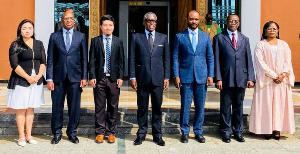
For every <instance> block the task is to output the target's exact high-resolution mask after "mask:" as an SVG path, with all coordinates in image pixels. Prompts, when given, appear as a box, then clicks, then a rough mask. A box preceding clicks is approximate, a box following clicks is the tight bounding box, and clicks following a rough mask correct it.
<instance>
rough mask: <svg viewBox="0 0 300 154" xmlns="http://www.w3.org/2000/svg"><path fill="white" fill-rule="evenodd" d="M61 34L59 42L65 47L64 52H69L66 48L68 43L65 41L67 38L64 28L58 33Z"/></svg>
mask: <svg viewBox="0 0 300 154" xmlns="http://www.w3.org/2000/svg"><path fill="white" fill-rule="evenodd" d="M58 35H59V37H58V38H59V39H60V40H59V43H60V44H61V46H62V47H63V48H64V52H65V53H67V49H66V43H65V40H64V35H63V30H62V29H61V30H60V33H58Z"/></svg>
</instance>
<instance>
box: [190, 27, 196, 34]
mask: <svg viewBox="0 0 300 154" xmlns="http://www.w3.org/2000/svg"><path fill="white" fill-rule="evenodd" d="M188 31H189V34H192V32H195V34H198V28H196V29H195V30H194V31H193V30H191V29H190V28H188Z"/></svg>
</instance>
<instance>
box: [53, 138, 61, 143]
mask: <svg viewBox="0 0 300 154" xmlns="http://www.w3.org/2000/svg"><path fill="white" fill-rule="evenodd" d="M60 140H61V136H54V137H53V139H52V140H51V144H57V143H59V141H60Z"/></svg>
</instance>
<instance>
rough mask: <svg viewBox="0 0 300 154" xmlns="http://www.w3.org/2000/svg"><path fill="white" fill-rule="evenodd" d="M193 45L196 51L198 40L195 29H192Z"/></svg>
mask: <svg viewBox="0 0 300 154" xmlns="http://www.w3.org/2000/svg"><path fill="white" fill-rule="evenodd" d="M192 35H193V36H192V46H193V50H194V52H195V51H196V46H197V42H196V33H195V32H194V31H192Z"/></svg>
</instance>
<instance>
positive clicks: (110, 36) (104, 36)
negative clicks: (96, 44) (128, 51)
mask: <svg viewBox="0 0 300 154" xmlns="http://www.w3.org/2000/svg"><path fill="white" fill-rule="evenodd" d="M106 38H110V40H112V34H111V35H109V36H106V35H104V34H103V39H106Z"/></svg>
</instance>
